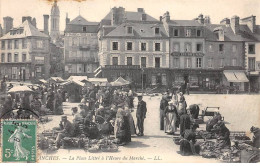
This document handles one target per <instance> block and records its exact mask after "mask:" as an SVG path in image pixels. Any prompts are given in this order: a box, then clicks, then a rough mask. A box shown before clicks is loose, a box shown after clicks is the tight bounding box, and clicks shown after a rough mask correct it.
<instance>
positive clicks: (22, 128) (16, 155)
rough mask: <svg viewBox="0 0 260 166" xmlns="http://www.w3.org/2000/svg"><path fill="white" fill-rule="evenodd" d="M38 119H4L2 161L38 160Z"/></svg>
mask: <svg viewBox="0 0 260 166" xmlns="http://www.w3.org/2000/svg"><path fill="white" fill-rule="evenodd" d="M36 130H37V121H36V120H3V121H2V162H30V163H31V162H32V163H33V162H36V159H37V145H36V142H37V132H36Z"/></svg>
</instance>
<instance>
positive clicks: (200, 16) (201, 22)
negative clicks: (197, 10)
mask: <svg viewBox="0 0 260 166" xmlns="http://www.w3.org/2000/svg"><path fill="white" fill-rule="evenodd" d="M198 22H199V23H200V24H204V17H203V14H200V15H199V17H198Z"/></svg>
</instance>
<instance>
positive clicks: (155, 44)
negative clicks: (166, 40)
mask: <svg viewBox="0 0 260 166" xmlns="http://www.w3.org/2000/svg"><path fill="white" fill-rule="evenodd" d="M158 44H159V50H158V49H156V48H157V47H156V46H158ZM161 50H162V48H161V43H160V42H155V43H154V51H161Z"/></svg>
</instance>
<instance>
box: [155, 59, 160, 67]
mask: <svg viewBox="0 0 260 166" xmlns="http://www.w3.org/2000/svg"><path fill="white" fill-rule="evenodd" d="M158 58H159V59H160V63H159V66H157V65H156V59H158ZM154 68H161V57H154Z"/></svg>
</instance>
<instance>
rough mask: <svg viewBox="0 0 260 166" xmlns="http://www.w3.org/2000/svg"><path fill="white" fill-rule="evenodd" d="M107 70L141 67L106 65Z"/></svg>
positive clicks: (136, 67)
mask: <svg viewBox="0 0 260 166" xmlns="http://www.w3.org/2000/svg"><path fill="white" fill-rule="evenodd" d="M105 68H107V69H140V65H105Z"/></svg>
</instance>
